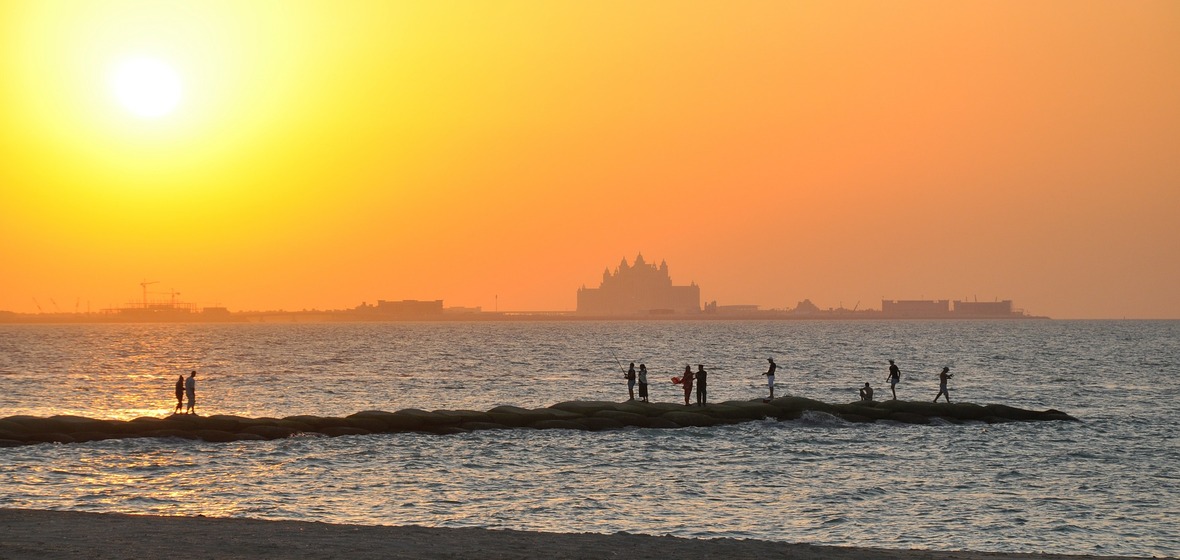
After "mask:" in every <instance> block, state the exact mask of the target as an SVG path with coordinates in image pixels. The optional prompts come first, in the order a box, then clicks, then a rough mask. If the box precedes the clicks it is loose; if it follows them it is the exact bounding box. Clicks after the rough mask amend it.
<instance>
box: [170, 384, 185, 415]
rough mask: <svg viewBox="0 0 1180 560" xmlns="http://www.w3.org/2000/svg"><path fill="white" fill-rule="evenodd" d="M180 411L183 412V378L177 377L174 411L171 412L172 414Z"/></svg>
mask: <svg viewBox="0 0 1180 560" xmlns="http://www.w3.org/2000/svg"><path fill="white" fill-rule="evenodd" d="M181 410H184V376H183V375H178V376H176V410H173V411H172V414H176V413H177V412H180V411H181Z"/></svg>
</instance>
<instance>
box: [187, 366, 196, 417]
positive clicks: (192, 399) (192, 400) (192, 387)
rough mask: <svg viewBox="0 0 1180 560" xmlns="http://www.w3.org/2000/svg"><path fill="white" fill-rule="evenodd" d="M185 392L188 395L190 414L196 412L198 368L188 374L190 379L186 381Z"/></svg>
mask: <svg viewBox="0 0 1180 560" xmlns="http://www.w3.org/2000/svg"><path fill="white" fill-rule="evenodd" d="M184 392H185V393H186V395H187V396H188V410H187V413H188V414H196V413H197V411H196V410H195V407H196V406H197V370H195V369H194V370H193V371H192V373H189V374H188V379H186V380H185V381H184Z"/></svg>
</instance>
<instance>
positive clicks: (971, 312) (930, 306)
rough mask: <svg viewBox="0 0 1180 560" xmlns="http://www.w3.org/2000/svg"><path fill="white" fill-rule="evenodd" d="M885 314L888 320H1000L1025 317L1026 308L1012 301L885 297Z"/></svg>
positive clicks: (882, 306)
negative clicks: (891, 298)
mask: <svg viewBox="0 0 1180 560" xmlns="http://www.w3.org/2000/svg"><path fill="white" fill-rule="evenodd" d="M881 316H882V317H885V318H887V319H942V318H955V319H963V318H967V319H997V318H1009V317H1024V316H1025V314H1024V312H1023V311H1021V310H1018V309H1013V307H1012V300H1010V299H1006V300H998V301H963V300H955V301H953V302H952V301H951V300H948V299H938V300H888V299H884V300H881Z"/></svg>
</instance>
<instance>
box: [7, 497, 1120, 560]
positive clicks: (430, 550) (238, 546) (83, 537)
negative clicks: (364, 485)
mask: <svg viewBox="0 0 1180 560" xmlns="http://www.w3.org/2000/svg"><path fill="white" fill-rule="evenodd" d="M172 557H175V558H184V559H186V560H192V559H204V558H216V559H221V558H284V559H291V560H302V559H320V558H339V559H368V558H406V559H432V560H434V559H456V558H473V559H479V560H498V559H520V560H534V559H536V560H565V559H600V558H601V559H607V558H610V559H620V558H627V559H632V558H634V559H652V560H656V559H660V560H663V559H667V558H674V559H677V560H697V559H706V558H726V559H751V560H769V559H793V560H818V559H836V560H844V559H847V560H853V559H867V560H874V559H879V560H951V559H955V560H998V559H1009V558H1010V559H1026V560H1027V559H1055V560H1080V559H1083V558H1089V559H1094V558H1127V557H1108V556H1104V557H1098V556H1062V555H1050V554H1004V553H986V552H970V551H962V552H936V551H926V550H889V549H873V548H842V547H825V546H813V545H805V544H789V543H776V542H767V541H756V540H735V539H708V540H701V539H682V538H676V537H654V536H645V535H632V534H625V533H618V534H613V535H599V534H586V533H582V534H572V533H536V532H526V531H507V530H488V529H434V528H426V527H374V526H359V525H331V524H326V523H309V522H301V521H261V520H254V519H223V518H212V517H161V516H151V515H123V514H111V513H101V514H100V513H83V512H68V511H39V510H16V509H0V559H6V560H26V559H34V558H36V559H42V558H55V559H57V558H61V559H71V558H89V559H95V558H97V559H102V558H172Z"/></svg>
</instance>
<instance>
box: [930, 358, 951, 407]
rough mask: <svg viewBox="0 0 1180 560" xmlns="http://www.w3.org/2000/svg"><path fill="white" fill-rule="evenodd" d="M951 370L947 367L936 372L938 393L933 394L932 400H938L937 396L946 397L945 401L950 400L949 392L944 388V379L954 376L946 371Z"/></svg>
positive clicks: (948, 401)
mask: <svg viewBox="0 0 1180 560" xmlns="http://www.w3.org/2000/svg"><path fill="white" fill-rule="evenodd" d="M950 370H951V368H949V367H944V368H942V372H941V373H939V374H938V394H937V395H934V402H938V397H946V402H947V403H948V404H949V403H950V402H951V394H950V393H948V392H947V390H946V380H948V379H950V378H952V377H954V375H953V374H950V373H947V372H949V371H950Z"/></svg>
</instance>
